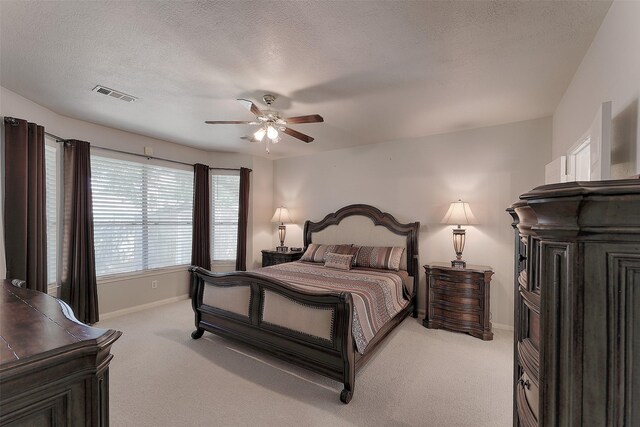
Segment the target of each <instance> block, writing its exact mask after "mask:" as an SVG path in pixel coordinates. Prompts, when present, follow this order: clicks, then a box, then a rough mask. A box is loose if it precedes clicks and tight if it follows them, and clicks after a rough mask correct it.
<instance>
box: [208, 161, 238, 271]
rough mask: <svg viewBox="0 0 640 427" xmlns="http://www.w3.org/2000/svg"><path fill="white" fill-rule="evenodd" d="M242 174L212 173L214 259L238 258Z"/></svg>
mask: <svg viewBox="0 0 640 427" xmlns="http://www.w3.org/2000/svg"><path fill="white" fill-rule="evenodd" d="M239 200H240V175H239V174H238V173H237V172H236V173H233V172H229V173H219V172H218V173H216V174H212V175H211V257H212V258H213V261H233V260H235V259H236V245H237V244H236V242H237V239H238V211H239V208H240V206H239Z"/></svg>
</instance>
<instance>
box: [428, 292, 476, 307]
mask: <svg viewBox="0 0 640 427" xmlns="http://www.w3.org/2000/svg"><path fill="white" fill-rule="evenodd" d="M431 292H432V298H433V299H435V300H437V301H438V302H439V303H440V304H441V305H443V306H445V307H451V308H453V309H455V308H460V309H469V310H473V309H476V310H481V309H482V298H480V297H478V296H474V295H468V294H458V293H447V292H442V291H436V290H433V289H432V290H431Z"/></svg>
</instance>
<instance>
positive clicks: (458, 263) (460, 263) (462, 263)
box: [451, 259, 467, 268]
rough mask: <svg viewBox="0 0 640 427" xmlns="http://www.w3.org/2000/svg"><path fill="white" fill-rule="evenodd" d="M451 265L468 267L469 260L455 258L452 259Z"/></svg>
mask: <svg viewBox="0 0 640 427" xmlns="http://www.w3.org/2000/svg"><path fill="white" fill-rule="evenodd" d="M451 267H453V268H467V262H466V261H463V260H461V259H454V260H452V261H451Z"/></svg>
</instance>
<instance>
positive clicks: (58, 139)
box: [44, 132, 253, 172]
mask: <svg viewBox="0 0 640 427" xmlns="http://www.w3.org/2000/svg"><path fill="white" fill-rule="evenodd" d="M44 134H45V135H47V136H49V137H51V138H54V139H55V140H56V142H69V140H67V139H64V138H60V137H59V136H57V135H54V134H52V133H49V132H45V133H44ZM91 148H98V149H100V150H105V151H112V152H114V153H120V154H127V155H130V156H137V157H144V158H145V159H147V160H150V159H154V160H162V161H163V162H169V163H177V164H179V165H185V166H194V164H193V163H186V162H181V161H179V160H172V159H166V158H164V157H156V156H147V155H145V154H138V153H131V152H129V151H123V150H116V149H115V148H107V147H100V146H99V145H93V144H91ZM209 169H214V170H223V171H238V170H240V169H239V168H214V167H212V166H209ZM249 172H253V171H252V170H251V169H249Z"/></svg>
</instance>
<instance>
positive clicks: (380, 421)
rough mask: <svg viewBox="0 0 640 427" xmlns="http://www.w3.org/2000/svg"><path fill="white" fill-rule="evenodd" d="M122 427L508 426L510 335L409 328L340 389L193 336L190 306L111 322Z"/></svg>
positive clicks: (113, 389)
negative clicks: (486, 337)
mask: <svg viewBox="0 0 640 427" xmlns="http://www.w3.org/2000/svg"><path fill="white" fill-rule="evenodd" d="M96 326H98V327H101V328H112V329H117V330H120V331H123V332H124V334H123V335H122V337H121V338H120V339H119V340H118V341H117V342H116V343H115V344H114V346H113V347H112V353H113V354H114V358H113V360H112V362H111V366H110V397H111V400H110V412H111V425H112V426H116V427H118V426H136V427H141V426H236V425H241V426H249V425H260V426H263V425H264V426H327V425H331V426H491V427H497V426H509V425H511V422H512V403H511V399H512V390H511V375H512V364H513V355H512V352H513V340H512V335H513V334H512V332H509V331H502V330H495V331H494V334H495V337H494V340H493V341H488V342H483V341H481V340H479V339H477V338H472V337H470V336H467V335H464V334H458V333H453V332H447V331H442V330H431V329H426V328H424V327H423V326H422V324H421V323H420V321H419V320H418V319H413V318H408V319H406V320H405V321H404V322H403V323H402V324H401V325H400V326H399V327H398V328H396V330H395V331H394V332H393V333H392V334H391V336H390V337H388V339H387V340H386V342H385V343H384V344H383V347H382V348H380V349H379V351H378V352H377V353H376V354H375V355H374V357H373V358H372V359H371V360H370V361H369V363H368V364H367V365H366V366H365V367H364V368H363V369H362V370H361V371H360V372H358V374H357V376H356V386H355V393H354V397H353V400H352V401H351V403H349V404H348V405H344V404H342V403H341V402H340V400H339V393H340V390H342V384H340V383H338V382H336V381H333V380H330V379H327V378H324V377H322V376H320V375H316V374H314V373H310V372H308V371H306V370H304V369H300V368H297V367H294V366H292V365H290V364H287V363H285V362H281V361H279V360H277V359H275V358H273V357H269V356H265V355H263V354H261V353H259V352H258V351H255V350H253V349H251V348H249V347H247V346H245V345H242V344H240V343H237V342H235V341H232V340H227V339H223V338H220V337H217V336H215V335H212V334H210V333H208V332H205V335H204V336H203V337H202V338H201V339H199V340H192V339H191V337H190V334H191V332H192V331H193V330H194V329H195V327H194V317H193V311H192V309H191V304H190V301H180V302H177V303H172V304H167V305H164V306H161V307H156V308H152V309H149V310H145V311H140V312H137V313H132V314H128V315H124V316H121V317H117V318H112V319H108V320H105V321H102V322H100V323H99V324H98V325H96Z"/></svg>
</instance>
